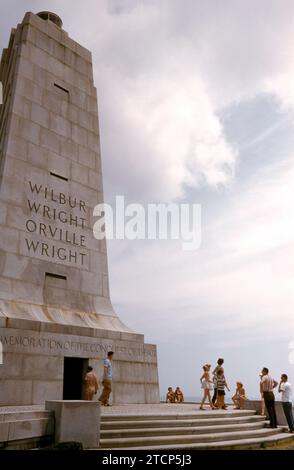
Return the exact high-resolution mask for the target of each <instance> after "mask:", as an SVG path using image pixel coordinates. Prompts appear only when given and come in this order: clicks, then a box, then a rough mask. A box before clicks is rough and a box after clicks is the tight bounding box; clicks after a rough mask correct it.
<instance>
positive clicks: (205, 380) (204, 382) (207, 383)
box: [199, 364, 215, 410]
mask: <svg viewBox="0 0 294 470" xmlns="http://www.w3.org/2000/svg"><path fill="white" fill-rule="evenodd" d="M210 367H211V366H210V364H205V366H203V371H204V372H203V375H202V377H201V378H200V382H201V388H202V389H203V398H202V401H201V404H200V408H199V409H200V410H204V408H203V405H204V403H205V401H206V398H207V399H208V402H209V404H210V407H211V409H212V410H214V409H215V407H214V405H213V403H212V401H211V396H210V390H211V389H212V383H213V382H212V381H211V380H210V373H209V371H210Z"/></svg>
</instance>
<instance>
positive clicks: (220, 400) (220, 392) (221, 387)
mask: <svg viewBox="0 0 294 470" xmlns="http://www.w3.org/2000/svg"><path fill="white" fill-rule="evenodd" d="M216 386H217V398H216V404H215V407H216V408H218V409H220V408H221V409H223V410H226V406H225V395H226V392H225V388H226V389H227V390H228V391H230V389H229V387H228V385H227V382H226V379H225V376H224V371H223V370H222V369H220V370H218V372H217V379H216Z"/></svg>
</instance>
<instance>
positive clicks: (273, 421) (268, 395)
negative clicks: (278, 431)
mask: <svg viewBox="0 0 294 470" xmlns="http://www.w3.org/2000/svg"><path fill="white" fill-rule="evenodd" d="M277 385H278V382H277V381H276V380H274V379H272V378H271V377H270V375H269V370H268V368H267V367H264V368H263V369H262V371H261V379H260V393H261V394H262V396H263V398H264V403H265V407H266V410H267V412H268V415H269V420H270V427H271V428H277V427H278V426H277V415H276V409H275V395H274V392H273V389H274V388H275V387H276V386H277Z"/></svg>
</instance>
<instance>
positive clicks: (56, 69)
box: [0, 12, 159, 406]
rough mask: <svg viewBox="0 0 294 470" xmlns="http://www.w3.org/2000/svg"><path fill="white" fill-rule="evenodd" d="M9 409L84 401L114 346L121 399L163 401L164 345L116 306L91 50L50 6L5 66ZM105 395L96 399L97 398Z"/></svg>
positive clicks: (1, 210) (1, 326) (3, 327)
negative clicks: (87, 384)
mask: <svg viewBox="0 0 294 470" xmlns="http://www.w3.org/2000/svg"><path fill="white" fill-rule="evenodd" d="M0 81H1V82H2V85H3V104H2V105H1V106H0V178H1V179H0V230H1V236H0V341H1V343H2V347H3V364H2V365H1V364H0V406H3V405H27V404H42V403H44V401H45V400H46V399H47V400H54V399H81V398H82V392H83V390H82V383H83V375H84V372H85V368H86V367H87V365H88V364H90V365H92V366H93V368H94V371H95V372H96V374H97V375H98V377H99V378H101V376H102V372H103V358H104V357H105V356H106V353H107V351H109V350H113V351H114V352H115V361H114V393H113V399H114V402H116V403H156V402H158V401H159V388H158V372H157V354H156V347H155V346H154V345H150V344H145V343H144V336H143V335H141V334H135V333H134V332H132V331H131V330H130V329H129V328H127V327H126V326H125V325H124V324H123V323H122V322H121V321H120V319H119V317H118V316H117V314H116V313H115V312H114V310H113V307H112V305H111V301H110V296H109V287H108V267H107V253H106V242H105V241H104V240H96V239H95V238H94V236H93V231H92V229H93V224H94V222H95V219H94V218H93V208H94V206H95V205H96V204H98V203H101V202H103V187H102V174H101V159H100V144H99V128H98V115H97V98H96V89H95V87H94V84H93V71H92V60H91V53H90V52H89V51H88V50H87V49H85V48H84V47H82V46H81V45H80V44H78V43H77V42H75V41H74V40H72V39H71V38H70V37H69V36H68V34H67V33H66V32H65V31H64V30H63V29H62V21H61V19H60V18H59V17H58V16H57V15H55V14H54V13H50V12H41V13H38V14H37V15H35V14H33V13H27V14H26V15H25V17H24V19H23V21H22V23H20V24H19V25H18V26H17V28H16V29H13V30H12V32H11V36H10V40H9V45H8V47H7V49H4V51H3V54H2V59H1V65H0ZM96 399H97V398H96Z"/></svg>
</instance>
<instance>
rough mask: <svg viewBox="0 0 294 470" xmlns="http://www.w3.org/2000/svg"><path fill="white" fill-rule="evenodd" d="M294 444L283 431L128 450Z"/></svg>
mask: <svg viewBox="0 0 294 470" xmlns="http://www.w3.org/2000/svg"><path fill="white" fill-rule="evenodd" d="M290 443H293V444H294V437H293V436H291V435H290V434H287V433H281V432H279V433H278V434H274V435H270V436H262V437H257V436H255V437H250V438H249V437H246V438H244V439H239V438H238V439H231V440H229V441H227V440H224V441H217V442H206V443H203V442H200V443H194V442H192V443H190V444H187V443H186V444H176V445H175V444H166V445H164V446H163V445H153V446H147V447H144V446H140V447H128V450H138V449H141V450H145V451H149V450H151V451H156V450H166V451H169V450H242V449H243V450H254V449H265V448H267V447H268V448H274V447H276V446H278V445H279V444H290ZM111 449H112V450H119V449H121V447H120V448H117V449H116V448H113V447H112V448H111Z"/></svg>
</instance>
